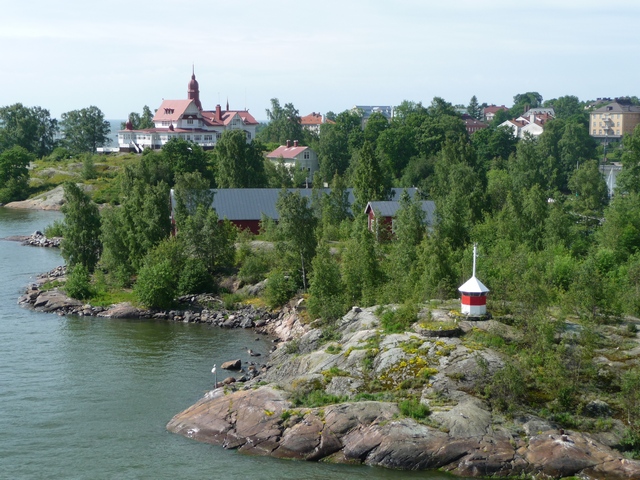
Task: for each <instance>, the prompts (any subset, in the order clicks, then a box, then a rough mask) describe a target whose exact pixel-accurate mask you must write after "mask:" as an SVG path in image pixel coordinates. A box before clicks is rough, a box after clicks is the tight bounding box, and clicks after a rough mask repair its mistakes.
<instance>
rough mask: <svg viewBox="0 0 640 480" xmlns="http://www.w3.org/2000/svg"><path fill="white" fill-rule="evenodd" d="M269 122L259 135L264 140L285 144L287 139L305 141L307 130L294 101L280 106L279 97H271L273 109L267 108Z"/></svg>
mask: <svg viewBox="0 0 640 480" xmlns="http://www.w3.org/2000/svg"><path fill="white" fill-rule="evenodd" d="M266 113H267V118H268V119H269V123H268V124H267V125H266V126H265V127H264V128H263V129H262V130H261V131H260V133H259V135H258V137H259V138H260V139H261V140H262V141H264V142H275V143H277V144H278V145H284V143H285V142H286V141H287V140H291V141H293V140H299V141H300V142H304V140H305V139H306V135H305V132H304V130H303V128H302V125H301V124H300V114H299V113H298V110H297V109H296V108H295V107H294V106H293V104H292V103H287V104H285V105H284V107H282V106H280V101H279V100H278V99H277V98H272V99H271V109H267V111H266Z"/></svg>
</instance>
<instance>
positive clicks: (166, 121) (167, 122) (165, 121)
mask: <svg viewBox="0 0 640 480" xmlns="http://www.w3.org/2000/svg"><path fill="white" fill-rule="evenodd" d="M169 125H171V122H170V121H168V120H163V121H162V126H163V127H168V126H169Z"/></svg>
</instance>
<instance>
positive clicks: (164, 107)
mask: <svg viewBox="0 0 640 480" xmlns="http://www.w3.org/2000/svg"><path fill="white" fill-rule="evenodd" d="M153 123H154V127H153V128H147V129H144V130H133V128H132V126H131V122H127V124H126V127H125V129H124V130H120V131H119V132H118V147H119V150H120V151H121V152H137V153H140V152H142V151H143V150H144V149H147V148H149V149H159V148H162V146H163V145H164V144H166V143H167V142H168V141H169V140H171V139H173V138H181V139H183V140H188V141H191V142H194V143H196V144H198V145H200V146H201V147H202V148H204V149H205V150H208V149H212V148H213V147H215V145H216V143H217V142H218V140H219V139H220V137H222V134H223V133H224V132H225V131H226V130H242V131H243V132H244V133H245V135H246V137H247V142H251V141H252V140H253V139H254V138H255V135H256V127H257V126H258V122H257V121H256V119H255V118H253V116H252V115H251V114H250V113H249V111H248V110H230V109H229V102H228V101H227V108H226V109H225V110H223V109H222V107H221V106H220V105H216V108H215V110H204V109H203V107H202V103H201V101H200V89H199V85H198V81H197V80H196V76H195V73H192V75H191V81H190V82H189V85H188V90H187V98H186V99H183V100H163V101H162V104H161V105H160V108H158V109H157V110H156V112H155V115H154V117H153Z"/></svg>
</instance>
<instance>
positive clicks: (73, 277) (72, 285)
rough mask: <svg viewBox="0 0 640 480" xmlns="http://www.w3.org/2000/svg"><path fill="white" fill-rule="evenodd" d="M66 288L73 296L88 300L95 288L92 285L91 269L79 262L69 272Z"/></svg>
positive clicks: (68, 293)
mask: <svg viewBox="0 0 640 480" xmlns="http://www.w3.org/2000/svg"><path fill="white" fill-rule="evenodd" d="M64 290H65V292H67V295H69V296H70V297H71V298H77V299H78V300H86V299H87V298H91V297H92V296H93V293H94V289H93V287H92V286H91V276H90V275H89V270H88V269H87V267H85V266H84V265H83V264H81V263H77V264H76V265H75V266H74V267H73V268H72V269H71V270H70V272H69V273H68V275H67V282H66V283H65V284H64Z"/></svg>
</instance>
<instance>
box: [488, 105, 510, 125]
mask: <svg viewBox="0 0 640 480" xmlns="http://www.w3.org/2000/svg"><path fill="white" fill-rule="evenodd" d="M501 110H502V111H504V112H508V111H509V109H508V108H507V107H505V106H504V105H500V106H498V105H489V106H488V107H484V110H483V114H484V119H485V120H486V121H487V122H490V121H491V120H493V117H495V116H496V113H497V112H499V111H501Z"/></svg>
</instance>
